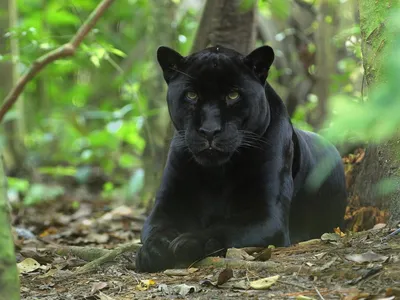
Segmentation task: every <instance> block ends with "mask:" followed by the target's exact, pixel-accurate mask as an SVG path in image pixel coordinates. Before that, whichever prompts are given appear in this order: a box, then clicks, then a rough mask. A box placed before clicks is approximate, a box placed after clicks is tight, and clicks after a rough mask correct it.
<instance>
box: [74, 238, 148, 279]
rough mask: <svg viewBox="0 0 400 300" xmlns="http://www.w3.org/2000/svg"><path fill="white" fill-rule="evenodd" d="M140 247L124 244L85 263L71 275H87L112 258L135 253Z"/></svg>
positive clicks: (134, 244)
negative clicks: (126, 253)
mask: <svg viewBox="0 0 400 300" xmlns="http://www.w3.org/2000/svg"><path fill="white" fill-rule="evenodd" d="M140 247H141V245H140V244H136V243H132V244H126V245H123V246H120V247H118V248H116V249H114V250H112V251H110V252H108V253H107V254H105V255H103V256H101V257H99V258H97V259H95V260H93V261H91V262H89V263H87V264H86V265H84V266H82V267H80V268H79V269H77V270H76V271H75V272H74V273H73V274H72V275H79V274H84V273H88V272H91V271H94V270H95V269H97V268H98V267H99V266H101V265H102V264H104V263H106V262H109V261H112V260H113V259H114V258H116V257H117V256H118V255H120V254H122V253H124V252H128V251H136V250H138V249H139V248H140Z"/></svg>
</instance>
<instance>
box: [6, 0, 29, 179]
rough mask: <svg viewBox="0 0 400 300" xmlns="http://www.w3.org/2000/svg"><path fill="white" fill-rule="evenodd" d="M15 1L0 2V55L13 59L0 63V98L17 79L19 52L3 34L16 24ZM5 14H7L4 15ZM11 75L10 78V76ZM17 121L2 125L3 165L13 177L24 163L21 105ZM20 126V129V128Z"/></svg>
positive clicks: (20, 105)
mask: <svg viewBox="0 0 400 300" xmlns="http://www.w3.org/2000/svg"><path fill="white" fill-rule="evenodd" d="M14 1H15V0H3V1H0V12H1V13H2V15H1V16H0V55H4V54H10V53H11V55H12V57H13V60H11V61H2V62H0V78H1V81H0V97H1V96H3V98H4V96H6V95H7V93H8V92H9V91H10V90H11V88H12V86H13V84H14V83H15V82H16V81H17V79H18V74H17V68H16V61H14V60H16V59H18V56H19V51H18V44H17V42H16V39H15V38H10V39H7V38H6V37H5V33H6V32H7V31H8V29H9V28H10V26H13V25H15V24H16V20H15V19H14V18H16V3H15V2H14ZM4 12H7V13H4ZM10 74H11V76H10ZM16 112H17V119H16V120H8V121H6V122H5V123H4V135H5V137H6V147H5V148H4V154H5V163H6V165H7V169H8V170H10V171H11V172H12V173H14V174H13V175H16V174H15V173H21V171H22V170H23V162H24V153H25V151H24V144H23V142H22V141H23V139H22V134H23V126H24V125H23V122H24V119H23V118H24V116H23V104H19V106H17V107H16ZM21 126H22V127H21Z"/></svg>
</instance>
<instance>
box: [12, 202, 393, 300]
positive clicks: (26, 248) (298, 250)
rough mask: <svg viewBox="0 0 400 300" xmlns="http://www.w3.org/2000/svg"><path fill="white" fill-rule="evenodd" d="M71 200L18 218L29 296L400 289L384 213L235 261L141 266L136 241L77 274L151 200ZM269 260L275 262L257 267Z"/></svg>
mask: <svg viewBox="0 0 400 300" xmlns="http://www.w3.org/2000/svg"><path fill="white" fill-rule="evenodd" d="M71 202H76V199H75V198H74V197H71V199H68V198H65V199H63V201H57V202H54V203H51V205H50V204H47V205H46V206H35V207H29V208H27V209H26V210H25V211H24V212H23V213H20V214H19V215H18V218H16V221H15V225H14V226H15V228H19V230H18V231H15V233H14V240H15V245H16V253H17V263H18V268H19V270H20V279H21V297H22V298H23V299H27V300H33V299H44V300H58V299H66V298H70V299H106V300H109V299H142V298H145V299H147V298H154V299H165V298H166V297H172V298H176V297H178V298H188V299H189V298H190V299H210V298H214V299H223V298H229V297H238V298H247V297H256V298H258V299H322V298H321V297H323V298H324V299H396V297H400V288H399V287H400V235H398V234H393V235H392V236H390V238H387V237H388V236H389V234H390V233H392V232H395V230H396V228H390V226H387V225H386V224H382V223H378V224H379V225H377V226H375V227H373V228H371V229H370V230H367V231H361V232H355V233H351V232H342V231H341V230H340V229H333V230H332V232H331V233H326V234H324V235H323V236H322V237H321V238H320V239H313V240H310V241H304V242H302V243H299V244H297V245H293V246H291V247H287V248H279V247H278V248H275V247H272V246H271V247H268V248H243V249H234V248H232V249H228V251H227V257H228V259H227V260H226V261H225V265H218V266H215V265H214V266H209V265H208V266H197V265H194V266H192V267H191V268H187V269H172V270H166V271H164V272H159V273H152V274H147V273H143V274H142V273H136V272H135V270H134V256H135V251H130V252H129V251H128V252H124V253H122V254H121V255H118V256H116V257H115V258H113V259H111V260H110V261H107V262H106V263H104V264H103V265H101V267H99V268H97V269H95V270H93V271H91V272H89V273H85V274H78V275H75V276H72V275H73V274H74V273H75V271H76V270H78V268H80V267H82V265H84V264H85V263H87V262H88V261H91V260H92V259H94V258H96V257H97V258H98V257H99V256H101V255H104V254H106V253H109V252H110V250H112V249H115V248H117V247H118V246H120V245H123V244H126V243H129V242H138V241H139V234H140V230H141V227H142V225H143V221H144V210H143V209H141V210H140V209H138V208H136V207H129V206H125V205H124V206H116V207H112V206H110V203H108V202H107V201H104V200H101V199H93V201H90V200H86V201H83V202H82V203H80V206H78V207H75V208H71V207H72V205H71ZM55 216H58V217H60V216H62V217H61V218H60V219H59V220H57V218H56V217H55ZM60 220H61V221H60ZM71 246H75V248H74V247H71ZM76 246H77V247H76ZM81 247H84V248H81ZM64 248H65V249H64ZM60 249H64V250H66V251H60ZM82 249H86V250H88V253H82ZM96 252H98V253H96ZM77 254H81V255H82V256H81V255H78V256H76V255H77ZM89 254H93V256H94V257H92V256H91V255H89ZM211 261H215V262H217V261H218V260H211ZM234 261H241V262H242V263H243V264H240V265H239V266H240V267H238V265H235V264H231V263H232V262H234ZM222 262H224V261H222ZM269 262H271V264H269ZM265 263H268V265H266V266H268V267H265V268H259V269H257V268H254V264H259V265H262V264H265ZM247 264H253V265H251V266H252V267H246V266H247ZM249 266H250V265H249ZM393 297H395V298H393Z"/></svg>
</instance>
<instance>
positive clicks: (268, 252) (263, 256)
mask: <svg viewBox="0 0 400 300" xmlns="http://www.w3.org/2000/svg"><path fill="white" fill-rule="evenodd" d="M271 256H272V249H271V248H266V249H264V250H263V251H261V252H260V253H259V254H257V255H256V256H255V260H258V261H267V260H269V259H270V258H271Z"/></svg>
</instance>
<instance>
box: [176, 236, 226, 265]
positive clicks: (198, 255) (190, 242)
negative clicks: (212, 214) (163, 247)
mask: <svg viewBox="0 0 400 300" xmlns="http://www.w3.org/2000/svg"><path fill="white" fill-rule="evenodd" d="M169 248H170V250H171V252H172V253H173V255H174V257H175V261H176V263H177V264H179V266H182V267H183V266H185V267H186V266H188V265H190V264H192V263H194V262H196V261H198V260H200V259H203V258H205V257H206V256H210V255H215V256H217V255H219V253H218V251H221V250H223V249H222V245H221V243H219V242H218V241H217V240H216V239H214V238H212V237H210V236H207V235H206V234H202V233H184V234H181V235H179V236H178V237H177V238H175V239H174V240H173V241H172V242H171V244H170V246H169Z"/></svg>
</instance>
